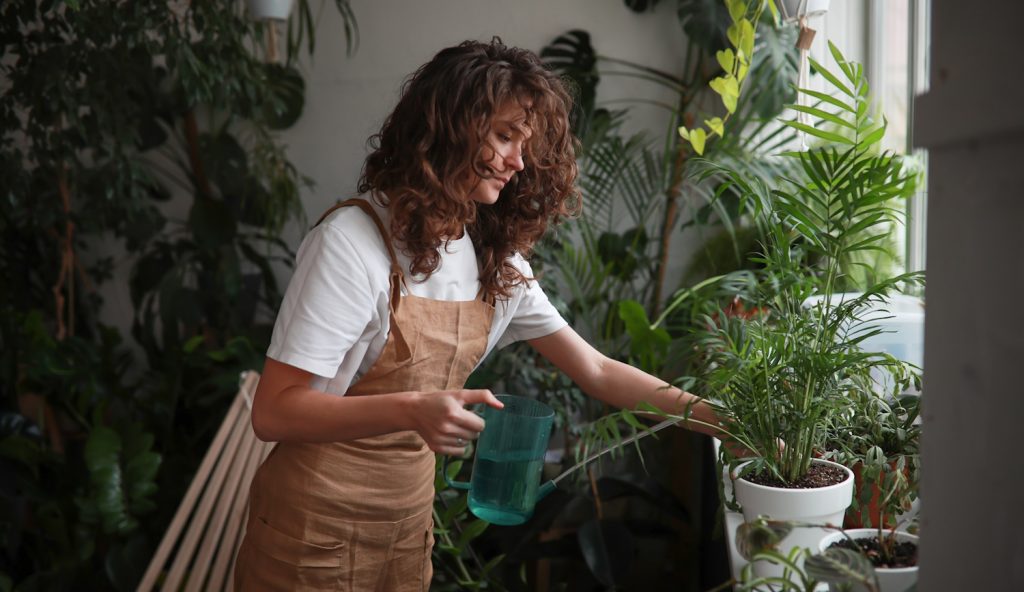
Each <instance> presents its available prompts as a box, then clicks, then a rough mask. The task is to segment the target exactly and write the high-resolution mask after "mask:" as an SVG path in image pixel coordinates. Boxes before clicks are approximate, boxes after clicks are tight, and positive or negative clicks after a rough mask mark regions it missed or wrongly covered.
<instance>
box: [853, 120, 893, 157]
mask: <svg viewBox="0 0 1024 592" xmlns="http://www.w3.org/2000/svg"><path fill="white" fill-rule="evenodd" d="M888 126H889V122H888V121H886V120H885V118H884V117H883V118H882V125H880V126H878V128H877V129H875V131H873V132H871V133H870V134H868V135H867V136H866V137H865V138H864V139H863V140H861V141H860V143H859V144H858V147H859V148H860V149H861V150H867V149H868V148H869V147H871V146H873V145H875V144H877V143H878V142H879V141H880V140H881V139H882V138H883V137H884V136H885V129H886V128H887V127H888Z"/></svg>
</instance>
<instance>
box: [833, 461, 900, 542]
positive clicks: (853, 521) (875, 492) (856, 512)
mask: <svg viewBox="0 0 1024 592" xmlns="http://www.w3.org/2000/svg"><path fill="white" fill-rule="evenodd" d="M889 469H890V470H891V471H895V470H896V461H892V462H890V463H889ZM850 470H851V471H853V495H854V497H855V498H856V499H857V500H858V501H859V500H860V492H861V487H862V486H863V484H864V477H863V476H862V473H863V470H864V463H861V462H858V463H856V464H854V465H853V466H852V467H850ZM903 475H904V477H907V478H909V476H910V468H909V467H903ZM881 496H882V490H881V488H879V487H878V483H872V484H871V501H870V502H869V503H868V517H869V518H870V519H871V524H870V527H874V526H878V523H879V512H880V510H879V508H878V503H879V501H881ZM861 516H863V509H862V508H854V507H853V506H852V505H851V506H850V507H849V508H848V509H847V510H846V516H845V517H844V519H843V528H846V529H850V528H869V525H867V524H864V521H863V520H861ZM885 526H886V527H887V528H892V527H894V526H896V516H886V517H885Z"/></svg>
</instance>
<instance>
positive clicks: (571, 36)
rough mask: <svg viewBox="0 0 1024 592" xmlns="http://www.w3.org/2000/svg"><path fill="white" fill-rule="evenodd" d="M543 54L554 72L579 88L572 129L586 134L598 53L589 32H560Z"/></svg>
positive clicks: (591, 107)
mask: <svg viewBox="0 0 1024 592" xmlns="http://www.w3.org/2000/svg"><path fill="white" fill-rule="evenodd" d="M540 57H541V58H543V59H544V62H545V63H546V64H547V65H548V67H549V68H551V69H552V70H553V71H555V72H558V73H559V74H563V75H565V76H567V77H568V78H569V79H570V80H572V82H573V84H574V86H575V87H576V93H577V96H576V101H575V102H574V106H573V112H572V114H571V122H572V130H573V132H574V133H575V134H576V136H577V137H583V136H584V135H585V133H586V130H587V127H588V125H589V121H590V117H591V114H592V113H593V112H594V101H595V98H596V96H597V84H598V82H600V79H601V77H600V75H599V74H598V72H597V53H596V52H595V51H594V47H593V46H592V45H591V44H590V33H588V32H586V31H583V30H580V29H573V30H572V31H569V32H568V33H565V34H564V35H559V36H558V37H557V38H555V40H554V41H552V42H551V43H550V44H549V45H547V46H545V47H544V49H542V50H541V51H540Z"/></svg>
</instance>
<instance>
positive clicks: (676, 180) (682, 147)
mask: <svg viewBox="0 0 1024 592" xmlns="http://www.w3.org/2000/svg"><path fill="white" fill-rule="evenodd" d="M683 120H684V125H686V127H691V126H693V115H692V114H690V113H687V114H686V115H684V116H683ZM686 146H687V144H686V142H676V156H675V161H674V162H673V164H672V183H671V185H669V188H668V191H666V192H665V217H664V219H663V220H662V225H661V248H660V249H659V252H658V276H657V277H656V278H655V280H654V292H653V293H652V294H651V306H650V308H651V317H656V316H658V314H659V313H660V312H661V294H662V292H663V291H664V289H665V269H666V268H667V267H668V255H669V252H670V248H671V246H672V229H673V228H674V227H675V225H676V215H677V212H678V210H679V196H680V195H682V192H683V167H684V165H685V164H686V156H687V150H686Z"/></svg>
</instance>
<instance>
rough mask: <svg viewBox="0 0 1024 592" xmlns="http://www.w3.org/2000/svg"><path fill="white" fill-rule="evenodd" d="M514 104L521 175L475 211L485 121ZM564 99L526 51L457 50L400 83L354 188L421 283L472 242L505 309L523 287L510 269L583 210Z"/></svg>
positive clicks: (494, 44) (483, 46) (486, 284)
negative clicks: (445, 248) (465, 238)
mask: <svg viewBox="0 0 1024 592" xmlns="http://www.w3.org/2000/svg"><path fill="white" fill-rule="evenodd" d="M511 101H517V102H518V103H519V105H520V106H521V107H523V109H524V111H525V113H526V122H525V124H526V125H527V126H528V127H529V128H530V131H531V132H532V135H531V137H530V139H529V141H528V142H527V144H526V146H525V148H524V150H523V163H524V165H525V168H524V169H523V170H522V171H520V172H519V173H517V174H516V175H515V177H514V178H513V180H512V181H511V182H509V183H508V184H507V185H506V186H505V187H504V188H503V189H502V190H501V193H500V198H499V199H498V201H497V203H495V204H493V205H488V206H482V207H481V206H480V205H479V204H478V203H477V202H475V201H473V200H471V199H469V198H468V195H467V194H468V191H467V188H466V179H469V178H472V175H477V176H478V177H480V178H485V179H486V178H492V177H493V176H494V173H493V171H491V170H489V168H488V167H487V166H486V165H485V164H484V161H485V154H487V149H488V147H487V134H488V132H489V131H490V124H491V119H492V117H493V116H494V115H495V114H496V113H497V112H498V111H499V109H501V108H502V107H503V106H506V105H508V104H509V103H510V102H511ZM571 105H572V99H571V98H570V94H569V92H568V90H567V88H566V85H565V84H564V83H563V82H562V80H561V79H560V78H559V77H558V76H557V75H556V74H554V73H552V72H551V71H549V70H547V69H546V68H545V67H544V65H543V63H542V62H541V60H540V58H538V57H537V55H536V54H534V53H533V52H531V51H528V50H525V49H519V48H515V47H507V46H505V45H504V44H503V43H502V42H501V40H500V39H498V38H497V37H495V38H494V39H493V40H492V41H491V42H490V43H480V42H477V41H466V42H463V43H461V44H459V45H457V46H455V47H449V48H447V49H443V50H441V51H440V52H438V54H437V55H435V56H434V58H433V59H432V60H430V61H429V62H427V63H426V64H424V65H423V66H422V67H420V69H419V70H417V71H416V72H415V73H413V75H412V76H411V77H410V78H409V79H408V80H406V82H405V84H404V85H403V87H402V96H401V99H400V100H399V102H398V105H397V106H396V107H395V109H394V110H393V111H392V112H391V115H390V116H388V118H387V120H386V121H385V122H384V125H383V127H382V128H381V131H380V133H377V134H375V135H373V136H371V138H370V140H369V145H370V147H371V149H372V152H371V154H370V155H369V156H368V157H367V159H366V163H365V164H364V166H363V171H362V175H361V177H360V179H359V187H358V189H359V192H360V193H371V194H372V195H373V196H374V198H375V199H377V200H378V201H379V202H380V203H381V204H382V205H386V206H387V207H388V209H389V212H390V215H391V223H390V226H391V228H390V230H391V236H392V238H393V240H394V241H395V242H396V245H397V246H399V247H400V248H401V249H402V251H403V252H404V253H405V254H406V255H408V256H409V257H410V258H411V259H412V272H413V273H415V274H424V275H427V276H429V275H430V274H431V273H433V272H434V271H435V270H436V269H437V267H438V265H439V264H440V260H441V258H440V254H439V252H438V249H439V248H440V247H441V244H442V243H443V242H445V238H446V237H448V238H450V237H457V236H460V235H461V232H462V231H463V228H465V229H466V231H468V232H469V236H470V238H471V239H472V241H473V246H474V247H475V249H476V253H477V260H478V264H479V267H480V282H481V283H482V285H483V290H484V291H485V292H486V293H488V294H491V295H493V296H494V297H495V298H497V299H507V298H508V297H509V295H510V294H511V290H512V288H513V287H514V286H516V285H518V284H521V283H523V282H524V281H526V279H528V278H524V277H523V275H522V274H521V273H520V272H519V271H518V270H517V269H516V268H515V267H514V266H513V265H512V263H511V262H510V257H511V256H512V255H514V254H515V253H520V254H521V255H522V256H524V257H529V256H530V254H531V252H532V249H533V245H534V244H535V243H536V242H537V240H539V239H540V238H541V236H543V234H544V232H545V231H546V230H547V228H548V225H549V224H557V223H558V222H560V221H561V220H563V219H564V218H567V217H569V216H573V215H575V214H576V213H578V212H579V209H580V193H579V191H578V190H577V189H576V186H575V180H576V175H577V167H576V155H575V146H576V141H575V139H574V138H573V136H572V133H571V131H570V130H569V111H570V109H571Z"/></svg>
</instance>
